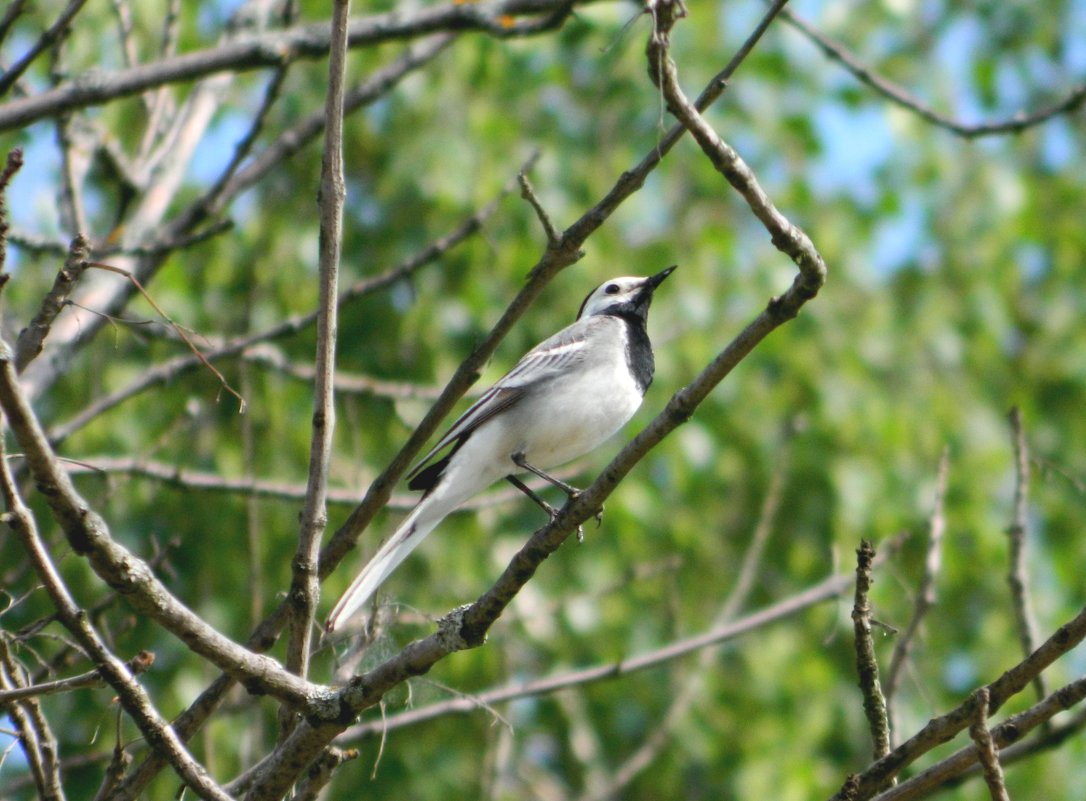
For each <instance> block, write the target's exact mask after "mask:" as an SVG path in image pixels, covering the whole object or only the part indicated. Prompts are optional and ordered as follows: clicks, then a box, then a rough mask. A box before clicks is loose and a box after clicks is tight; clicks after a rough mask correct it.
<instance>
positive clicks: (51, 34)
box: [0, 0, 87, 114]
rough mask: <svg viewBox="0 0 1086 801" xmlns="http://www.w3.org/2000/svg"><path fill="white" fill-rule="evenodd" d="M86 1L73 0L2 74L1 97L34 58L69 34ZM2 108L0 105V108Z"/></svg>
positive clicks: (0, 82)
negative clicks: (69, 29) (72, 23)
mask: <svg viewBox="0 0 1086 801" xmlns="http://www.w3.org/2000/svg"><path fill="white" fill-rule="evenodd" d="M86 2H87V0H71V2H70V3H68V7H67V8H65V9H64V10H63V11H62V12H60V16H59V17H57V19H56V22H54V23H53V24H52V25H50V26H49V27H48V28H47V29H46V30H44V31H43V32H42V35H41V36H40V37H38V41H36V42H35V43H34V44H33V45H31V47H30V49H29V50H27V51H26V52H25V53H24V54H23V57H22V58H20V59H19V60H18V61H16V62H15V63H14V64H13V65H12V66H11V67H10V68H9V69H8V70H7V72H5V73H4V74H3V75H0V97H3V96H4V95H6V94H7V93H8V92H9V91H10V90H11V87H13V86H14V85H15V82H16V81H18V80H19V78H20V77H21V76H22V74H23V73H24V72H26V71H27V69H28V68H29V67H30V65H31V64H33V63H34V59H36V58H37V57H38V56H40V55H41V54H42V53H44V52H45V51H46V50H47V49H48V48H50V47H52V46H53V45H54V44H56V43H57V42H58V41H60V40H61V39H62V38H63V37H65V36H67V35H68V24H69V23H70V22H71V21H72V19H73V18H74V17H75V15H76V14H78V13H79V11H80V9H82V8H83V6H84V5H86ZM17 5H18V4H17ZM2 108H3V107H2V106H0V109H2ZM0 114H2V112H0Z"/></svg>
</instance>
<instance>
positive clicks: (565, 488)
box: [506, 451, 603, 542]
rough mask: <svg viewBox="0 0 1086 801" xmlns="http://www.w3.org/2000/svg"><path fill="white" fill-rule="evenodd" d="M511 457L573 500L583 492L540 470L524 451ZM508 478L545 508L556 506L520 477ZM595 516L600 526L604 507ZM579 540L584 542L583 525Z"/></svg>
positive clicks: (578, 530) (550, 508) (578, 529)
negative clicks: (526, 484) (533, 490)
mask: <svg viewBox="0 0 1086 801" xmlns="http://www.w3.org/2000/svg"><path fill="white" fill-rule="evenodd" d="M511 458H512V460H513V464H515V465H516V466H517V467H520V468H523V469H524V470H527V471H528V472H529V473H534V474H535V475H537V476H539V477H540V478H541V479H543V480H544V481H546V482H547V483H549V484H553V485H554V486H556V487H558V489H560V490H562V492H564V493H566V496H567V497H568V498H569V499H570V500H571V501H572V500H573V499H574V498H576V497H577V496H578V495H580V494H581V490H579V489H577V488H576V487H574V486H573V485H571V484H567V483H566V482H564V481H562V480H561V479H558V478H555V477H554V476H552V475H550V474H549V473H547V472H545V471H543V470H540V469H539V468H538V467H536V466H535V465H533V464H531V463H530V462H529V461H528V460H527V459H525V458H524V453H523V452H521V451H517V452H516V453H514V454H513V455H512V457H511ZM506 478H508V479H509V481H510V482H511V483H512V484H513V486H514V487H516V488H517V489H519V490H520V491H521V492H523V493H525V494H526V495H528V497H529V498H531V499H532V500H534V501H535V502H536V503H538V504H539V505H540V506H542V507H543V508H544V509H547V510H551V511H553V508H554V507H552V506H551V505H550V504H549V503H547V502H546V501H544V500H543V499H542V498H540V497H539V496H538V495H536V494H535V493H534V492H532V490H530V489H529V488H528V487H527V486H525V484H524V483H523V482H522V481H520V480H519V479H516V478H514V477H513V476H506ZM551 511H548V514H551ZM594 517H595V518H596V528H599V527H600V525H601V524H602V523H603V508H602V507H601V508H600V509H598V510H597V511H596V514H595V515H594ZM551 519H552V520H553V519H554V515H553V514H551ZM577 542H584V528H583V527H582V526H577Z"/></svg>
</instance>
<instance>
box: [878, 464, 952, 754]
mask: <svg viewBox="0 0 1086 801" xmlns="http://www.w3.org/2000/svg"><path fill="white" fill-rule="evenodd" d="M949 475H950V448H943V455H942V457H941V458H940V459H939V469H938V473H937V476H936V479H935V499H934V502H933V503H932V509H931V517H930V518H929V520H928V550H927V558H926V559H925V560H924V573H923V575H922V576H921V577H920V585H919V586H918V587H917V590H916V601H915V602H914V604H913V614H912V617H911V618H909V623H908V625H906V626H905V630H904V631H903V632H902V633H901V635H900V636H898V638H897V642H895V643H894V652H893V654H892V655H891V656H890V667H889V668H888V669H887V671H886V681H885V683H884V689H885V692H886V706H887V715H889V719H890V724H891V725H890V736H891V740H892V739H893V737H894V735H895V734H896V731H895V727H894V725H893V715H892V706H891V699H892V698H893V697H894V695H895V694H896V693H897V689H898V686H899V685H900V683H901V677H902V675H903V671H904V668H905V664H906V662H907V660H908V658H909V652H910V651H911V650H912V646H913V643H914V642H915V640H916V635H917V633H918V632H919V631H920V624H921V623H922V622H923V620H924V617H925V616H926V615H927V613H928V611H929V610H930V609H931V608H932V606H934V605H935V579H936V577H937V576H938V575H939V571H940V570H941V569H942V553H943V550H942V547H943V534H944V533H945V532H946V515H945V513H944V508H943V504H944V502H945V500H946V490H947V481H948V479H949Z"/></svg>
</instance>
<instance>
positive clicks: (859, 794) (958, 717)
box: [833, 607, 1086, 801]
mask: <svg viewBox="0 0 1086 801" xmlns="http://www.w3.org/2000/svg"><path fill="white" fill-rule="evenodd" d="M1083 639H1086V607H1084V608H1083V609H1082V610H1081V611H1080V612H1079V614H1078V615H1076V616H1075V617H1074V618H1073V619H1072V620H1069V621H1068V622H1067V623H1065V624H1064V625H1062V626H1060V627H1059V628H1058V629H1057V630H1056V631H1055V632H1054V633H1053V634H1052V636H1050V637H1049V638H1048V639H1047V640H1045V641H1044V642H1043V643H1042V644H1041V645H1040V646H1039V647H1038V648H1037V650H1036V651H1034V652H1033V653H1032V654H1030V655H1029V656H1028V657H1027V658H1026V659H1024V660H1022V661H1021V662H1019V663H1018V664H1017V665H1015V666H1014V667H1012V668H1011V669H1010V670H1008V671H1006V672H1005V673H1004V674H1003V675H1002V676H1000V677H999V678H998V679H996V680H995V681H993V682H991V683H990V684H987V685H985V686H986V687H987V688H988V693H989V701H988V714H989V715H994V714H995V713H996V711H997V710H998V709H999V708H1000V707H1001V706H1003V704H1004V703H1006V702H1007V700H1008V699H1009V698H1011V697H1013V696H1015V695H1017V694H1018V693H1020V692H1021V691H1022V690H1023V689H1024V688H1025V687H1028V686H1029V685H1030V683H1031V682H1032V681H1033V679H1034V678H1035V677H1036V676H1037V675H1038V674H1039V673H1041V672H1042V671H1043V670H1045V668H1047V667H1048V666H1049V665H1051V664H1052V663H1053V662H1055V661H1056V659H1058V658H1059V657H1060V656H1062V655H1063V654H1065V653H1067V652H1068V651H1070V650H1071V649H1072V648H1074V647H1075V646H1076V645H1078V644H1079V643H1080V642H1082V640H1083ZM1080 683H1081V684H1082V688H1081V689H1082V691H1083V692H1086V679H1083V680H1081V682H1076V684H1075V686H1076V688H1077V687H1078V684H1080ZM1061 692H1062V691H1058V692H1057V693H1055V695H1054V696H1049V698H1050V699H1054V700H1053V702H1052V703H1057V702H1060V701H1059V696H1060V693H1061ZM1076 692H1078V689H1076ZM1079 699H1081V696H1079ZM1060 703H1062V702H1060ZM1075 703H1077V701H1075ZM1046 708H1047V707H1046ZM1060 708H1066V706H1063V707H1060ZM1056 711H1058V710H1053V711H1051V714H1049V717H1051V715H1052V714H1055V712H1056ZM1045 719H1047V718H1045ZM972 720H973V708H972V706H970V702H969V701H968V700H967V701H965V702H964V703H962V704H961V705H959V706H957V707H955V708H954V709H952V710H950V711H949V712H947V713H945V714H943V715H940V716H938V717H935V718H932V719H931V720H930V721H928V723H927V725H926V726H924V727H923V728H922V729H921V730H920V731H918V732H917V733H916V734H914V735H913V736H912V737H910V738H909V739H908V740H906V741H905V742H903V743H902V744H901V745H899V746H897V748H895V749H894V750H892V751H891V752H890V753H889V754H887V755H886V756H884V757H883V758H882V759H879V760H876V761H875V762H874V763H872V764H871V765H870V766H869V767H867V768H866V769H865V770H864V771H863V772H862V773H859V774H855V775H853V776H850V777H849V779H848V780H847V781H846V783H845V786H844V787H842V789H841V790H840V791H839V792H838V793H837V794H836V795H834V796H833V801H845V800H846V799H851V801H861V800H862V799H868V798H872V797H873V796H874V795H875V794H876V793H877V792H878V788H879V787H882V786H884V785H885V783H886V782H887V781H889V780H890V779H891V778H893V777H894V776H897V775H898V774H899V773H900V772H901V771H902V769H904V768H905V767H907V766H908V765H911V764H912V763H913V762H915V761H916V760H917V759H919V758H920V757H921V756H923V755H924V754H926V753H927V752H928V751H930V750H931V749H933V748H935V747H936V746H938V745H942V744H943V743H945V742H947V741H948V740H950V739H952V738H953V737H954V736H955V735H956V734H958V733H959V732H960V731H962V730H963V729H965V728H966V727H967V726H969V724H970V722H971V721H972ZM1040 722H1041V721H1037V723H1040ZM1004 725H1009V721H1008V723H1005V724H1004ZM1035 725H1036V724H1035ZM998 731H999V729H998V728H997V729H996V730H994V731H993V736H995V735H996V732H998ZM1007 731H1009V732H1014V731H1015V730H1014V729H1013V728H1009V729H1007ZM1012 739H1017V736H1015V737H1014V738H1012ZM997 742H999V740H998V738H997ZM970 753H971V758H970V762H972V761H973V760H974V759H975V756H976V751H975V750H974V749H973V748H972V747H970ZM910 781H912V780H910ZM905 784H908V782H903V783H902V784H901V785H899V786H898V787H897V788H894V789H893V790H889V791H887V792H886V793H884V794H883V795H882V796H880V798H887V799H889V798H898V797H901V796H897V795H894V793H895V791H897V790H900V789H901V788H902V787H904V786H905Z"/></svg>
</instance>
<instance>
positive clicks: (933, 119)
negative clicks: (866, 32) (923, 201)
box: [781, 10, 1086, 139]
mask: <svg viewBox="0 0 1086 801" xmlns="http://www.w3.org/2000/svg"><path fill="white" fill-rule="evenodd" d="M781 18H782V19H784V20H785V21H786V22H788V23H789V24H790V25H792V27H793V28H795V29H796V30H797V31H799V32H800V33H802V34H803V35H804V36H806V37H807V38H808V39H809V40H810V41H811V42H812V43H814V44H815V45H816V46H817V47H818V48H819V49H820V50H821V51H822V52H823V53H824V54H825V55H826V56H827V57H828V58H829V59H830V60H832V61H836V62H837V63H838V64H840V65H841V66H842V67H844V69H845V70H847V71H848V72H850V73H851V74H852V75H853V77H855V78H856V80H858V81H859V82H860V83H862V84H864V85H866V86H869V87H871V88H872V89H874V90H875V91H876V92H877V93H878V94H880V95H882V96H883V97H885V98H886V99H887V100H889V101H891V102H892V103H894V104H896V105H898V106H900V107H901V108H904V109H906V110H908V111H911V112H913V113H914V114H916V115H917V116H918V117H920V118H921V119H923V120H925V121H927V122H930V123H931V124H932V125H935V126H937V127H939V128H942V129H944V130H947V131H950V132H951V133H953V134H955V135H957V136H961V137H963V138H965V139H976V138H979V137H982V136H996V135H1002V134H1012V133H1021V132H1022V131H1024V130H1026V129H1027V128H1032V127H1033V126H1035V125H1040V124H1041V123H1043V122H1048V121H1049V120H1051V119H1052V118H1053V117H1058V116H1061V115H1064V114H1070V113H1071V112H1073V111H1075V110H1076V109H1078V108H1079V107H1080V106H1081V105H1082V104H1083V102H1084V101H1086V83H1083V84H1080V85H1079V86H1076V87H1074V88H1073V89H1071V90H1070V91H1069V92H1068V93H1067V94H1066V95H1064V97H1063V98H1062V99H1060V100H1058V101H1056V102H1055V103H1053V104H1052V105H1049V106H1046V107H1044V108H1042V109H1040V110H1039V111H1035V112H1033V113H1032V114H1024V113H1019V114H1016V115H1014V116H1013V117H1011V118H1010V119H1007V120H1000V121H996V122H982V123H977V124H974V125H970V124H968V123H964V122H961V121H959V120H956V119H954V118H953V117H949V116H947V115H944V114H940V113H939V112H937V111H935V110H934V109H932V108H931V107H930V106H928V105H927V104H925V103H924V102H923V101H921V100H920V99H919V98H917V97H916V96H915V95H913V94H911V93H910V92H909V91H908V90H907V89H905V88H903V87H901V86H898V85H897V84H895V83H893V82H892V81H889V80H887V79H886V78H883V77H882V76H881V75H879V74H878V73H877V72H875V71H873V70H872V69H870V68H869V67H867V66H866V65H864V64H863V63H862V62H861V61H860V59H859V58H858V57H857V56H856V55H854V54H853V53H851V52H850V51H849V50H848V49H847V48H845V47H844V46H843V45H841V44H838V43H837V42H835V41H833V40H832V39H830V38H828V37H827V36H824V35H823V34H822V33H820V32H819V31H818V30H817V29H815V27H814V26H813V25H811V24H810V23H809V22H806V21H805V20H804V19H803V18H802V17H799V16H796V14H794V13H792V12H791V11H789V10H785V11H783V12H782V13H781Z"/></svg>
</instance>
